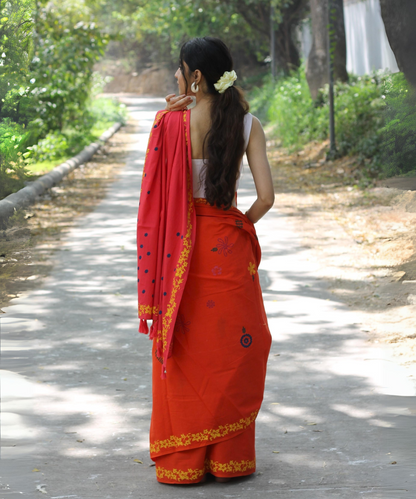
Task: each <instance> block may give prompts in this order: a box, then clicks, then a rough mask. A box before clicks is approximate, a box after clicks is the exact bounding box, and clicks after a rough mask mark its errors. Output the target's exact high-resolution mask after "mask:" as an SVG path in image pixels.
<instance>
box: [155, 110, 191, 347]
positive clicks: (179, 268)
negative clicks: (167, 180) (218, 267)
mask: <svg viewBox="0 0 416 499" xmlns="http://www.w3.org/2000/svg"><path fill="white" fill-rule="evenodd" d="M183 120H184V122H185V125H186V111H184V113H183ZM185 139H186V157H187V158H188V131H187V128H186V126H185ZM186 182H187V191H188V213H187V230H186V234H185V236H184V238H183V249H182V252H181V254H180V256H179V260H178V263H177V265H176V272H175V276H174V278H173V286H172V293H171V295H170V299H169V303H168V306H167V309H166V314H164V316H163V319H162V332H161V336H162V338H161V339H162V351H163V353H165V352H166V347H167V334H168V331H169V329H170V327H171V324H172V317H173V313H174V311H175V309H176V305H177V304H176V293H177V292H178V291H179V289H180V287H181V284H182V283H183V274H184V273H185V271H186V268H187V266H188V264H189V254H190V252H191V249H192V240H191V235H192V223H191V216H192V211H193V209H194V202H193V200H194V198H193V189H192V185H191V176H190V174H189V165H188V168H187V170H186ZM157 338H158V340H159V338H160V331H158V334H157Z"/></svg>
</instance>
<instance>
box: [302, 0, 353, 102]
mask: <svg viewBox="0 0 416 499" xmlns="http://www.w3.org/2000/svg"><path fill="white" fill-rule="evenodd" d="M330 1H331V5H332V26H333V31H332V33H331V35H332V36H331V57H333V66H334V78H335V79H336V80H340V81H348V73H347V68H346V64H347V46H346V40H345V25H344V8H343V0H330ZM310 5H311V17H312V40H313V41H312V48H311V51H310V53H309V57H308V61H307V68H306V78H307V80H308V85H309V90H310V92H311V96H312V98H313V99H316V98H317V96H318V93H319V90H320V89H321V88H323V87H324V85H325V84H326V83H328V82H329V78H328V0H310Z"/></svg>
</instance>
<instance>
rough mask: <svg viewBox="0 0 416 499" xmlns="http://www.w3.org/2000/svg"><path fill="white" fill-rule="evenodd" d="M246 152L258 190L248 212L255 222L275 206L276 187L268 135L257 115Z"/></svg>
mask: <svg viewBox="0 0 416 499" xmlns="http://www.w3.org/2000/svg"><path fill="white" fill-rule="evenodd" d="M246 153H247V159H248V164H249V166H250V170H251V173H252V174H253V178H254V184H255V186H256V191H257V199H256V201H254V203H253V204H252V205H251V207H250V209H249V210H248V211H247V212H246V215H247V217H248V218H249V219H250V220H251V221H252V222H253V223H256V222H257V221H259V220H260V218H262V217H263V216H264V215H265V214H266V213H267V212H268V211H269V210H270V208H271V207H272V206H273V203H274V189H273V179H272V173H271V171H270V165H269V160H268V159H267V154H266V137H265V135H264V131H263V127H262V126H261V123H260V121H259V120H258V119H257V118H256V117H255V116H253V124H252V126H251V133H250V140H249V143H248V147H247V151H246Z"/></svg>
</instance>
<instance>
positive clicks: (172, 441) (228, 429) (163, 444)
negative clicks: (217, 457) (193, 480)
mask: <svg viewBox="0 0 416 499" xmlns="http://www.w3.org/2000/svg"><path fill="white" fill-rule="evenodd" d="M258 412H259V411H254V412H252V413H251V414H250V416H249V417H247V418H241V419H240V420H239V421H237V422H236V423H229V424H226V425H224V426H219V427H218V428H212V429H209V430H204V431H201V432H199V433H187V434H186V435H185V434H182V435H180V436H176V435H172V436H170V437H169V438H167V439H165V440H155V441H154V442H153V443H150V452H151V453H152V454H155V453H158V452H160V450H161V449H169V448H171V447H189V446H190V445H191V444H193V443H194V442H208V441H209V442H212V441H213V440H216V439H217V438H221V437H225V436H226V435H228V434H229V433H233V432H235V431H239V430H245V429H246V428H248V427H249V426H250V425H251V423H253V421H255V419H256V417H257V414H258Z"/></svg>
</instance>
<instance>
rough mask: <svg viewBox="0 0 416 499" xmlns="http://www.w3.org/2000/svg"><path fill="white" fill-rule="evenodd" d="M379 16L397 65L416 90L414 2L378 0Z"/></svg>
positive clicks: (415, 21)
mask: <svg viewBox="0 0 416 499" xmlns="http://www.w3.org/2000/svg"><path fill="white" fill-rule="evenodd" d="M380 6H381V16H382V18H383V21H384V26H385V28H386V33H387V37H388V39H389V42H390V46H391V48H392V50H393V52H394V55H395V56H396V60H397V65H398V66H399V69H400V71H402V72H403V73H404V74H405V76H406V78H407V80H408V81H409V82H410V83H411V84H412V85H413V86H414V87H415V88H416V57H415V50H416V28H415V25H416V2H415V0H380Z"/></svg>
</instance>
